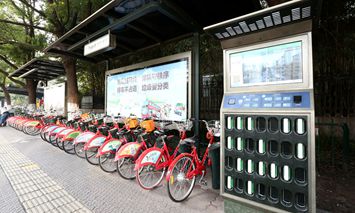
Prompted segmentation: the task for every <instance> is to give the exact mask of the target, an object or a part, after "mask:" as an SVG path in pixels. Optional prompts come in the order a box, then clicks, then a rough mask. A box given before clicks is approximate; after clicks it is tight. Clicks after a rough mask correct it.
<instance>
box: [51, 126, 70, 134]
mask: <svg viewBox="0 0 355 213" xmlns="http://www.w3.org/2000/svg"><path fill="white" fill-rule="evenodd" d="M64 129H66V128H65V127H57V128H55V129H53V130H52V131H51V132H49V135H51V136H53V135H56V134H58V133H59V132H61V131H62V130H64Z"/></svg>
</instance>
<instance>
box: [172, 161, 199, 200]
mask: <svg viewBox="0 0 355 213" xmlns="http://www.w3.org/2000/svg"><path fill="white" fill-rule="evenodd" d="M185 159H186V160H188V161H190V162H191V163H192V168H193V169H195V168H196V165H195V162H194V161H193V159H192V158H191V157H188V156H185V157H181V158H180V159H179V160H178V161H176V163H175V164H174V165H171V166H173V169H172V171H171V174H170V175H174V169H175V167H177V168H176V170H180V168H178V166H180V165H186V163H185V162H182V163H181V164H179V163H180V161H183V160H185ZM174 178H175V177H174V176H173V180H174ZM170 179H171V178H170ZM170 179H169V180H168V181H167V190H168V194H169V197H170V199H171V200H172V201H174V202H182V201H184V200H186V199H187V198H188V197H189V196H190V194H191V192H192V190H193V189H194V185H195V182H196V176H194V177H193V179H192V184H191V186H190V188H189V189H188V191H187V192H186V193H185V195H183V197H182V198H176V197H174V196H173V195H172V192H171V190H172V189H171V187H172V186H170V184H171V180H170ZM173 182H174V183H175V182H179V181H178V180H176V181H175V180H174V181H173Z"/></svg>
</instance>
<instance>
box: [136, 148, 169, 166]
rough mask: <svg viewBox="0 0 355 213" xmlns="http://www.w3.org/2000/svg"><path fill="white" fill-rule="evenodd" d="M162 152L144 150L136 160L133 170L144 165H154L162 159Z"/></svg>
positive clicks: (154, 149)
mask: <svg viewBox="0 0 355 213" xmlns="http://www.w3.org/2000/svg"><path fill="white" fill-rule="evenodd" d="M162 153H163V150H162V149H161V148H157V147H152V148H149V149H147V150H145V151H144V152H143V153H142V154H141V155H140V156H139V158H138V159H137V161H136V165H135V167H134V170H137V169H138V168H140V167H142V166H145V165H155V164H156V163H157V162H158V161H159V160H160V158H161V157H162Z"/></svg>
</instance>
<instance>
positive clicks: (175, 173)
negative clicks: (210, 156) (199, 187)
mask: <svg viewBox="0 0 355 213" xmlns="http://www.w3.org/2000/svg"><path fill="white" fill-rule="evenodd" d="M172 166H173V169H172V170H171V174H170V178H169V180H168V183H167V189H168V194H169V197H170V199H171V200H173V201H175V202H182V201H184V200H186V198H188V197H189V196H190V194H191V192H192V190H193V188H194V185H195V182H196V176H193V177H192V178H187V177H186V175H187V174H188V173H189V172H191V171H193V170H194V169H195V162H194V161H193V159H192V158H191V157H188V156H185V157H182V158H180V159H179V160H178V161H176V162H175V164H174V165H172Z"/></svg>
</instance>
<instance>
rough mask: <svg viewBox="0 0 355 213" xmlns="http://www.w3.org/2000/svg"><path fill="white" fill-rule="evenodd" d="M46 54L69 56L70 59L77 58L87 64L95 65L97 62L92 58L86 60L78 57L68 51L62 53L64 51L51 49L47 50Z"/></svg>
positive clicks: (80, 56) (83, 57)
mask: <svg viewBox="0 0 355 213" xmlns="http://www.w3.org/2000/svg"><path fill="white" fill-rule="evenodd" d="M48 52H51V53H56V54H59V55H67V56H71V57H74V58H78V59H81V60H84V61H88V62H91V63H96V62H97V61H96V59H94V58H88V57H85V56H82V55H79V54H77V53H73V52H68V51H64V50H59V49H56V48H52V49H50V50H48Z"/></svg>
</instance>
